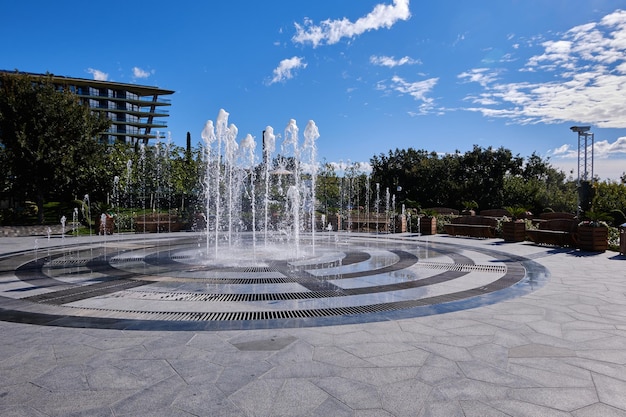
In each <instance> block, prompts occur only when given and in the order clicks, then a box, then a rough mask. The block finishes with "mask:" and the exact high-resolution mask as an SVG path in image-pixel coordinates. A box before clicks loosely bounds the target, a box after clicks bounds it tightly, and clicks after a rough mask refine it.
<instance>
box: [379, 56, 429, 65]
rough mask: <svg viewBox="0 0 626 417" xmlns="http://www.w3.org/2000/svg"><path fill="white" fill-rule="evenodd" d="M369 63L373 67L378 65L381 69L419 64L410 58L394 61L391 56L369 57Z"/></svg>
mask: <svg viewBox="0 0 626 417" xmlns="http://www.w3.org/2000/svg"><path fill="white" fill-rule="evenodd" d="M370 62H371V63H372V64H374V65H380V66H383V67H389V68H393V67H397V66H400V65H415V64H420V61H418V60H415V59H413V58H410V57H408V56H405V57H402V58H400V59H395V58H394V57H392V56H384V55H383V56H375V55H372V56H371V57H370Z"/></svg>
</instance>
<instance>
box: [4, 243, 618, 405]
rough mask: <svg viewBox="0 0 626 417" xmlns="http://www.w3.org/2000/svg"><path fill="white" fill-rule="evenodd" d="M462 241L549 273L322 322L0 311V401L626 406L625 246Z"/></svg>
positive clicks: (35, 402) (132, 403)
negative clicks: (424, 304)
mask: <svg viewBox="0 0 626 417" xmlns="http://www.w3.org/2000/svg"><path fill="white" fill-rule="evenodd" d="M433 239H439V240H440V241H445V239H446V238H445V237H443V236H442V237H435V238H433ZM455 242H461V243H462V244H464V245H468V246H472V245H473V246H480V247H486V248H490V249H497V250H502V251H510V252H512V253H516V254H522V255H523V254H528V255H532V256H533V257H534V259H535V261H536V262H539V263H541V264H542V265H545V266H546V267H547V268H548V269H549V271H550V275H551V276H550V279H549V282H548V283H547V284H546V285H545V286H544V287H542V288H540V289H539V290H537V291H536V292H533V293H530V294H527V295H526V296H523V297H521V298H515V299H511V300H508V301H504V302H501V303H499V304H495V305H489V306H484V307H479V308H475V309H471V310H463V311H456V312H453V313H447V314H442V315H438V316H427V317H416V318H412V319H402V320H397V321H386V322H380V323H368V324H353V325H344V326H328V327H319V328H293V329H268V330H253V331H244V330H238V331H224V332H208V331H207V332H202V331H162V332H159V331H119V330H98V329H78V328H76V329H71V328H56V327H38V326H34V325H24V324H17V323H4V322H0V334H2V335H3V336H2V342H0V415H2V416H3V417H4V416H29V417H31V416H34V417H38V416H47V417H49V416H64V417H65V416H96V417H100V416H103V417H104V416H106V417H122V416H123V417H130V416H132V417H142V416H150V417H161V416H163V417H164V416H168V417H179V416H180V417H190V416H268V417H270V416H271V417H275V416H311V417H313V416H315V417H317V416H331V415H332V416H338V417H343V416H346V417H348V416H351V417H369V416H376V417H385V416H391V417H400V416H412V417H415V416H417V417H456V416H459V417H461V416H462V417H537V416H541V417H565V416H570V417H626V396H625V395H624V393H625V392H626V349H625V348H624V347H625V346H626V299H625V298H624V294H626V259H623V257H616V255H615V254H614V253H613V254H611V253H605V254H598V255H593V256H578V254H577V253H576V252H572V251H569V250H553V249H551V248H542V247H537V246H534V245H529V244H511V245H495V244H494V243H490V241H489V240H487V241H481V240H471V239H458V240H455ZM3 243H4V242H3Z"/></svg>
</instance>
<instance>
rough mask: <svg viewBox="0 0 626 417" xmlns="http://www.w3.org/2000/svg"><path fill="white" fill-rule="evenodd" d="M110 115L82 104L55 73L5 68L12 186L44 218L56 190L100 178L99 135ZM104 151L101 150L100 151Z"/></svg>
mask: <svg viewBox="0 0 626 417" xmlns="http://www.w3.org/2000/svg"><path fill="white" fill-rule="evenodd" d="M108 126H109V121H108V120H107V119H106V118H105V117H104V116H100V115H96V114H94V113H92V112H91V111H90V109H89V108H88V107H87V106H84V105H82V104H81V103H80V102H79V100H78V97H77V96H76V95H75V94H73V93H72V92H70V91H69V89H68V88H64V86H59V85H55V84H54V83H53V82H52V80H51V77H33V76H29V75H27V74H21V73H18V72H15V73H2V74H0V144H1V147H2V152H3V153H4V159H5V161H6V165H5V166H4V167H3V168H4V169H5V172H6V173H7V175H8V176H9V178H10V184H11V192H12V193H13V194H14V195H19V196H20V197H22V198H25V199H31V200H34V201H35V202H36V203H37V207H38V209H39V221H40V222H42V221H43V204H44V202H45V201H46V198H47V197H48V196H49V195H50V193H51V192H54V193H55V195H60V194H62V193H63V192H65V193H68V194H70V195H71V193H76V192H78V191H79V189H78V186H79V184H89V183H91V182H92V181H94V180H95V179H97V176H98V172H97V167H98V166H100V164H98V163H95V164H94V163H93V162H94V161H93V160H94V159H98V158H100V157H104V156H103V155H104V146H105V145H104V144H102V143H99V142H98V141H97V140H96V138H97V136H98V134H99V133H101V132H104V131H106V130H107V129H108ZM101 155H102V156H101Z"/></svg>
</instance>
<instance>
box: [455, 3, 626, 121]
mask: <svg viewBox="0 0 626 417" xmlns="http://www.w3.org/2000/svg"><path fill="white" fill-rule="evenodd" d="M541 46H542V52H541V53H539V54H536V55H535V56H532V57H530V58H529V59H528V60H527V62H526V64H525V65H524V67H522V68H520V71H530V72H533V73H534V75H533V77H532V79H533V80H537V79H539V78H540V77H541V76H544V78H546V79H547V81H533V82H511V83H506V82H503V81H502V80H501V79H499V78H498V77H497V75H498V73H497V72H489V71H487V70H486V69H484V68H477V69H472V70H469V71H466V72H464V73H462V74H460V75H459V78H460V79H463V80H465V81H469V82H475V83H478V84H479V85H480V86H481V87H483V91H482V92H481V93H478V94H477V93H474V94H471V95H469V96H468V97H467V99H468V100H470V101H472V102H473V103H475V104H477V105H478V107H471V108H467V109H466V110H469V111H476V112H480V113H482V114H483V115H485V116H487V117H499V118H507V119H510V120H511V121H512V122H513V123H517V124H535V123H561V122H572V123H575V124H578V123H581V124H590V125H594V126H597V127H600V128H626V11H622V10H617V11H615V12H613V13H611V14H609V15H607V16H605V17H604V18H603V19H601V20H600V21H599V22H596V23H588V24H585V25H579V26H576V27H573V28H572V29H570V30H569V31H567V32H565V33H564V34H563V35H562V36H560V38H557V39H552V40H547V41H546V40H544V41H543V42H542V44H541ZM477 97H478V99H477Z"/></svg>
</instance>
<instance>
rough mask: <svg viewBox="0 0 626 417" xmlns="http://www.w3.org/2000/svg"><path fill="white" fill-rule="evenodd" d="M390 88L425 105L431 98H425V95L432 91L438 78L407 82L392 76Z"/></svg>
mask: <svg viewBox="0 0 626 417" xmlns="http://www.w3.org/2000/svg"><path fill="white" fill-rule="evenodd" d="M391 81H392V84H391V86H390V88H391V89H392V90H395V91H397V92H399V93H401V94H408V95H410V96H411V97H413V98H414V99H415V100H421V101H424V102H426V103H430V102H431V101H432V99H431V98H428V97H426V94H428V93H430V92H431V91H432V89H433V88H434V87H435V85H436V84H437V81H439V78H429V79H427V80H423V81H416V82H407V81H405V80H404V79H403V78H401V77H398V76H394V77H393V78H392V79H391Z"/></svg>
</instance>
